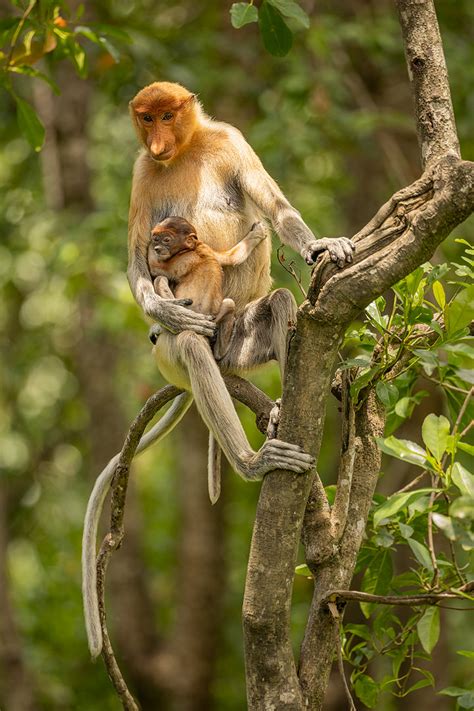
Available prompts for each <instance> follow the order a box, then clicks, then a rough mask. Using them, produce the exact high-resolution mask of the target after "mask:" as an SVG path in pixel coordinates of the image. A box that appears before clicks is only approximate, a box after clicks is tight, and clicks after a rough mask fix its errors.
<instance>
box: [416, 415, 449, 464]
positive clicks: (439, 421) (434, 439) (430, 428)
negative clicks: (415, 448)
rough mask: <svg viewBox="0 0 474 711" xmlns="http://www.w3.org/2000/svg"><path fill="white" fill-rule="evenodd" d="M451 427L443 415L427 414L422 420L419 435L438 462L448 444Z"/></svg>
mask: <svg viewBox="0 0 474 711" xmlns="http://www.w3.org/2000/svg"><path fill="white" fill-rule="evenodd" d="M450 429H451V425H450V424H449V420H448V419H446V417H443V415H440V416H439V417H437V416H436V415H433V414H431V415H428V416H427V417H425V419H424V421H423V425H422V428H421V435H422V437H423V442H424V443H425V444H426V446H427V447H428V449H429V450H430V452H431V453H432V455H433V456H434V457H435V459H437V461H438V462H439V461H440V460H441V457H442V456H443V454H444V453H445V451H446V447H447V445H448V435H449V432H450Z"/></svg>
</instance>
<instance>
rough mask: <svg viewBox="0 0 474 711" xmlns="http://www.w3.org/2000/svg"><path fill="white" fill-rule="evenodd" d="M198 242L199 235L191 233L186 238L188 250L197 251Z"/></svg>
mask: <svg viewBox="0 0 474 711" xmlns="http://www.w3.org/2000/svg"><path fill="white" fill-rule="evenodd" d="M197 241H198V238H197V235H196V234H194V232H190V233H189V234H188V236H187V237H186V247H187V248H188V249H195V248H196V242H197Z"/></svg>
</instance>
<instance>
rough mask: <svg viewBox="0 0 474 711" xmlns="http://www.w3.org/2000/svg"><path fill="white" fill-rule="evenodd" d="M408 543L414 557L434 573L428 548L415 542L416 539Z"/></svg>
mask: <svg viewBox="0 0 474 711" xmlns="http://www.w3.org/2000/svg"><path fill="white" fill-rule="evenodd" d="M407 543H408V545H409V546H410V548H411V550H412V552H413V555H414V556H415V558H416V559H417V561H418V563H421V565H422V566H423V568H426V569H427V570H430V571H431V572H433V563H432V562H431V558H430V554H429V551H428V548H427V547H426V546H424V545H423V544H422V543H419V542H418V541H415V539H414V538H408V539H407Z"/></svg>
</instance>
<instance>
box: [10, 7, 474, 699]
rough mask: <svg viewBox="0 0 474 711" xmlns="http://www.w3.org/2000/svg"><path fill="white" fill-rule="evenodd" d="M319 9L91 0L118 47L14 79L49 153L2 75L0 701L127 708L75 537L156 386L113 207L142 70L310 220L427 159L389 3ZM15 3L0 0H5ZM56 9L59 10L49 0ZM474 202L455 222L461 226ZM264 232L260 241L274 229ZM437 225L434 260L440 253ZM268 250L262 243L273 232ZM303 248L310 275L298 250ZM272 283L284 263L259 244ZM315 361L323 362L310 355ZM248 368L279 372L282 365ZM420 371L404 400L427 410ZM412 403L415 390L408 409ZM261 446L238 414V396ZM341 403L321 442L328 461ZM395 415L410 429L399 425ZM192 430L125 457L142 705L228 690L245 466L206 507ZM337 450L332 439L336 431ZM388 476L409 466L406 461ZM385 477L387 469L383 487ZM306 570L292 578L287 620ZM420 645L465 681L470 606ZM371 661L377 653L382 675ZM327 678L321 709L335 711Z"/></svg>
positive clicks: (224, 694) (245, 529)
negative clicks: (288, 22)
mask: <svg viewBox="0 0 474 711" xmlns="http://www.w3.org/2000/svg"><path fill="white" fill-rule="evenodd" d="M303 4H304V6H305V9H306V10H307V11H308V12H309V13H310V15H311V18H312V22H311V28H310V29H309V30H307V31H301V32H297V33H296V34H295V44H294V47H293V49H292V51H291V53H290V54H289V55H288V56H287V57H285V58H283V59H277V58H275V57H272V56H270V55H269V54H268V53H267V52H266V51H265V50H264V48H263V47H262V45H261V40H260V38H259V36H258V30H257V28H256V26H255V25H249V26H246V27H244V28H243V29H241V30H238V31H237V30H235V29H233V28H232V26H231V24H230V19H229V7H230V3H229V4H227V3H221V2H216V1H215V0H213V1H209V2H206V3H195V2H192V1H191V0H183V1H181V2H172V3H169V2H150V1H149V0H142V1H138V2H135V1H133V0H127V2H125V0H115V1H114V2H106V1H104V0H99V1H98V2H96V3H94V4H91V5H90V6H89V7H86V8H85V14H84V17H83V18H81V22H85V23H86V24H89V25H90V26H94V23H106V24H107V25H109V26H112V27H115V28H116V29H117V30H125V31H126V32H127V33H128V35H129V37H130V39H131V42H130V43H125V42H122V41H121V40H120V35H119V34H118V39H117V42H116V47H118V48H119V51H120V61H118V62H115V61H114V59H113V57H112V56H111V55H110V53H109V52H107V51H106V49H105V48H103V47H97V46H95V45H92V44H90V43H88V42H87V40H84V47H85V49H86V55H87V60H88V66H89V70H88V76H87V78H85V79H82V78H79V77H78V76H77V75H76V74H75V73H74V70H73V69H72V67H71V66H70V65H69V64H67V63H65V62H49V60H48V58H46V59H45V60H43V62H44V66H43V67H42V71H45V72H47V73H50V74H51V75H52V76H53V77H54V79H55V81H56V82H57V84H58V85H59V87H60V89H61V94H60V95H59V96H55V95H54V94H53V93H52V92H51V90H50V89H49V87H48V86H47V85H46V84H43V83H41V82H40V81H39V80H37V79H31V78H29V77H18V79H17V80H15V87H16V91H17V92H18V94H19V95H20V96H22V97H24V98H25V99H27V100H28V101H30V102H31V103H32V104H33V105H34V106H35V109H36V110H37V112H38V114H39V115H40V116H41V117H42V120H43V122H44V124H45V125H46V128H47V140H46V144H45V147H44V149H43V151H42V152H41V153H35V152H34V151H33V150H32V149H31V148H30V147H29V145H28V143H27V142H26V140H25V139H24V138H23V137H22V135H21V134H20V132H19V129H18V125H17V121H16V117H15V107H14V104H13V101H12V100H11V99H10V97H9V95H8V94H7V93H6V92H3V91H2V93H1V94H0V96H1V101H0V141H1V146H0V151H1V153H0V188H1V195H2V210H1V211H0V234H1V242H0V289H1V298H0V324H1V331H2V343H1V348H2V371H1V376H0V377H1V392H0V404H1V410H0V468H1V478H0V605H1V609H2V622H1V629H0V632H1V637H0V706H1V708H2V709H5V711H30V710H33V709H35V710H36V709H44V710H48V711H49V710H51V711H66V710H67V711H69V710H73V709H74V710H78V711H96V710H97V711H99V710H100V711H108V710H112V709H117V708H119V703H118V701H117V699H116V697H115V695H114V693H113V690H112V687H111V684H110V682H109V680H108V678H107V676H106V674H105V670H104V668H103V665H102V663H101V662H100V661H99V662H98V663H96V664H95V665H93V664H91V662H90V659H89V655H88V651H87V644H86V640H85V633H84V627H83V621H82V605H81V595H80V541H81V529H82V519H83V515H84V511H85V506H86V502H87V499H88V496H89V493H90V491H91V488H92V484H93V480H94V478H95V476H97V474H98V473H99V471H100V470H101V468H102V467H103V466H104V465H105V463H106V462H107V460H108V458H109V457H110V456H111V455H112V454H114V453H115V452H116V451H117V450H118V449H119V448H120V446H121V442H122V440H123V437H124V434H125V432H126V429H127V423H128V422H129V421H130V420H131V419H132V417H133V416H134V414H135V413H136V412H137V410H138V408H139V407H140V406H141V404H142V403H143V402H144V400H145V398H146V397H147V396H148V395H150V394H151V393H152V392H153V391H154V390H156V389H157V388H158V387H160V386H161V385H162V384H163V383H162V380H161V378H160V376H159V374H158V373H157V372H156V369H155V367H154V365H153V362H152V359H151V357H150V346H149V343H148V340H147V324H146V323H145V321H144V318H143V317H142V315H141V313H140V310H139V308H138V307H137V306H136V305H135V303H134V302H133V300H132V297H131V295H130V292H129V288H128V284H127V280H126V275H125V271H126V264H127V239H126V232H127V210H128V200H129V191H130V179H131V169H132V164H133V161H134V158H135V156H136V153H137V144H136V139H135V135H134V132H133V130H132V127H131V124H130V121H129V117H128V110H127V103H128V101H129V100H130V99H131V98H132V97H133V95H134V94H135V93H136V92H137V91H138V89H140V88H141V87H142V86H144V85H145V84H147V83H149V82H151V81H154V80H165V79H166V80H170V81H178V82H181V83H183V84H184V85H186V86H187V87H188V88H189V89H191V90H193V91H195V92H197V93H198V94H199V97H200V99H201V101H202V102H203V104H204V106H205V108H206V110H207V111H208V113H210V114H211V115H212V116H215V117H217V118H219V119H221V120H224V121H228V122H230V123H233V124H234V125H236V126H237V127H239V128H240V129H241V130H242V131H243V133H244V134H245V136H246V138H247V139H248V140H249V142H250V143H251V145H252V146H253V147H254V149H255V150H256V151H257V153H258V154H259V155H260V156H261V158H262V160H263V162H264V164H265V166H266V168H267V169H268V170H269V172H270V173H271V174H272V175H273V176H274V177H275V178H276V179H277V181H278V182H279V184H280V185H281V187H282V188H283V190H284V192H285V193H286V195H287V196H288V198H289V199H290V200H291V201H292V203H293V204H294V205H295V206H296V207H297V208H298V209H299V210H300V211H301V212H302V214H303V217H304V219H305V220H306V221H307V222H308V224H309V225H310V226H311V227H312V228H313V229H314V231H315V232H316V234H318V235H324V236H337V235H341V234H345V235H348V236H350V235H351V234H354V233H355V232H356V231H357V230H358V229H360V227H361V226H362V225H363V224H364V223H365V222H366V221H367V220H368V219H369V218H370V217H371V216H372V214H373V213H374V211H375V210H376V209H377V207H378V206H379V205H380V204H381V203H382V202H383V201H385V200H386V199H387V198H388V197H389V195H390V194H391V193H392V192H393V191H394V190H396V189H398V188H399V187H401V186H403V185H404V184H406V183H408V182H410V181H412V180H413V179H415V178H416V177H417V176H418V174H419V171H420V166H419V154H418V148H417V143H416V135H415V129H414V122H413V120H412V113H411V96H410V87H409V83H408V79H407V74H406V68H405V62H404V57H403V49H402V43H401V36H400V31H399V26H398V21H397V17H396V12H395V9H394V7H393V3H392V2H391V1H390V0H333V2H329V0H327V1H326V2H322V1H321V2H318V3H315V2H314V3H313V2H312V0H308V2H305V3H303ZM436 4H437V9H438V13H439V19H440V25H441V31H442V36H443V40H444V46H445V52H446V57H447V62H448V68H449V73H450V80H451V88H452V93H453V100H454V106H455V113H456V118H457V124H458V129H459V136H460V140H461V146H462V151H463V156H464V157H465V158H467V159H471V160H472V159H473V158H474V134H473V132H472V116H473V113H474V73H473V71H472V67H473V66H474V41H473V40H474V29H473V28H474V4H473V3H472V1H471V0H458V1H457V2H456V3H453V2H451V0H439V2H437V3H436ZM0 9H1V11H2V15H3V11H5V13H7V12H8V13H9V14H11V13H12V10H11V7H9V6H8V3H2V4H0ZM65 17H66V18H67V17H68V16H67V14H65ZM473 232H474V221H473V220H471V221H470V222H468V223H465V224H464V225H463V226H461V227H460V228H459V229H458V230H457V231H456V236H459V237H463V238H465V239H469V238H470V237H471V238H472V234H473ZM275 246H276V245H275ZM457 249H458V245H456V244H454V240H453V236H452V237H451V238H450V239H449V240H448V242H447V243H446V244H445V245H444V246H443V250H444V254H440V255H439V256H438V257H436V258H435V261H436V259H445V258H446V257H448V258H451V257H453V256H454V255H455V254H456V252H457ZM275 253H276V250H275ZM285 259H286V260H287V263H288V262H291V261H292V260H293V259H294V260H295V266H294V268H295V270H296V271H297V272H301V274H302V281H303V284H307V282H308V270H307V268H305V266H304V265H303V264H302V263H301V260H300V259H299V258H298V257H295V256H294V255H292V254H291V253H290V251H289V250H288V249H286V250H285ZM273 275H274V280H275V284H276V285H278V286H282V285H285V286H288V287H289V288H291V289H292V290H293V291H294V293H295V296H296V297H297V299H299V300H300V301H301V292H300V290H299V287H298V285H297V283H296V281H295V280H294V279H293V278H292V277H291V276H289V274H288V273H287V272H286V271H285V269H284V268H283V267H282V266H281V265H280V264H279V263H278V261H277V259H276V258H275V262H274V267H273ZM315 367H317V364H315ZM253 380H254V381H255V382H256V383H257V384H258V385H259V386H260V387H262V388H263V389H264V390H265V391H266V392H267V393H269V394H270V395H271V396H273V397H276V396H278V393H279V387H280V385H279V377H278V373H277V368H276V366H268V367H266V368H265V369H264V370H262V371H261V372H260V373H258V374H257V375H256V376H254V377H253ZM437 397H438V398H439V396H438V395H437V394H436V392H433V394H432V398H431V400H430V401H425V402H424V407H425V403H426V409H425V410H423V411H420V414H418V415H417V414H416V412H415V414H414V422H413V428H414V431H415V432H416V431H418V430H419V424H420V421H422V419H423V416H424V413H426V412H427V411H433V410H434V411H435V412H436V411H440V410H441V409H442V403H441V402H438V403H437V402H436V398H437ZM420 409H422V408H420ZM241 415H242V418H243V419H244V421H245V425H246V429H247V431H248V432H249V437H250V438H251V441H252V442H253V443H254V445H255V446H258V444H259V442H261V439H262V438H261V436H260V435H259V434H258V433H257V431H256V428H255V426H254V424H253V418H252V416H251V414H249V413H248V412H246V411H243V410H242V412H241ZM335 428H337V408H336V406H335V405H334V404H332V403H331V406H330V412H329V420H328V425H327V430H328V432H329V433H330V434H329V436H328V437H327V438H326V440H325V444H324V447H323V452H322V457H321V461H320V467H319V469H320V472H321V475H322V476H323V478H324V480H325V482H326V483H331V482H332V481H333V480H334V474H335V471H334V467H335V464H336V460H337V458H336V452H337V444H336V445H335V438H334V430H335ZM405 429H406V428H405ZM206 444H207V435H206V432H205V430H204V428H203V426H202V424H201V423H200V421H199V418H198V417H197V416H196V415H195V414H193V413H191V414H190V415H189V416H188V417H187V419H186V421H185V424H184V423H183V424H182V425H181V426H180V427H179V429H178V430H177V431H176V432H175V433H174V434H173V435H172V436H170V437H169V438H168V439H167V440H166V441H165V442H164V443H163V444H160V445H159V446H158V447H157V448H155V449H152V450H151V451H149V452H148V453H147V454H146V455H144V456H143V457H142V458H141V459H140V460H139V461H138V462H137V464H136V466H134V470H133V477H132V478H133V486H132V487H131V491H130V496H129V501H128V510H127V531H126V540H125V544H124V546H123V548H122V550H121V551H120V552H119V553H117V554H116V555H115V556H114V558H113V560H112V564H111V567H110V573H109V591H108V592H109V594H108V607H109V624H110V628H111V633H112V638H113V641H114V643H115V646H116V649H117V653H118V658H119V661H120V663H121V664H122V666H123V670H124V673H125V676H126V678H127V679H128V681H129V682H130V685H131V687H132V688H133V689H134V691H135V693H136V694H137V696H138V698H139V700H140V701H141V703H142V705H143V708H144V709H145V710H146V709H189V710H191V709H192V710H194V711H197V710H200V709H202V710H204V709H212V708H215V709H218V710H219V711H221V710H222V711H234V710H235V711H237V710H238V709H244V708H245V706H246V704H245V688H244V671H243V660H242V639H241V628H240V608H241V600H242V594H243V584H244V576H245V568H246V558H247V554H248V548H249V541H250V536H251V530H252V521H253V513H254V509H255V504H256V500H257V496H258V488H259V487H258V485H248V484H245V483H243V482H241V481H240V480H239V479H238V478H237V477H236V476H235V475H234V474H232V473H230V472H226V475H225V480H224V483H223V488H224V492H223V496H222V500H221V501H220V502H219V504H218V505H217V506H216V507H214V508H211V506H210V505H209V504H208V502H207V488H206ZM335 447H336V449H335ZM397 472H398V474H396V473H395V472H394V476H399V477H400V485H403V476H404V475H406V472H404V471H402V472H401V474H400V468H398V470H397ZM394 488H395V487H394ZM310 596H311V584H310V582H309V581H307V580H306V579H305V578H302V577H297V580H296V583H295V605H294V639H295V645H297V643H298V641H299V640H300V639H301V635H302V632H303V629H304V622H305V617H306V613H307V609H308V605H309V601H310ZM448 622H449V624H447V625H444V631H443V635H444V636H443V638H442V640H441V643H440V645H439V646H438V647H437V648H436V650H435V653H434V655H433V670H434V672H435V675H437V677H438V678H439V679H440V686H441V685H443V686H447V685H449V684H452V685H455V684H459V685H462V683H463V682H465V681H466V675H467V674H468V668H469V660H468V659H463V658H461V657H459V656H456V654H455V653H454V651H455V649H456V648H458V647H459V646H464V647H465V637H466V632H465V629H466V628H465V625H466V619H465V616H464V613H459V614H458V615H456V613H452V612H451V613H449V620H448ZM374 673H376V670H375V672H374ZM345 703H346V702H345V701H344V697H343V695H342V691H341V688H340V683H339V680H338V679H337V677H335V678H334V679H333V680H332V682H331V686H330V689H329V693H328V701H327V709H330V710H331V711H336V710H337V709H343V708H345ZM380 703H381V705H380V706H379V708H380V709H381V710H382V711H385V710H387V711H389V710H392V709H394V710H395V709H398V708H401V707H402V706H403V708H404V709H410V708H412V707H413V708H415V707H417V708H418V709H421V708H422V709H425V710H429V709H435V708H436V709H449V708H451V707H452V706H451V704H452V702H451V700H450V699H446V698H441V697H436V696H435V694H434V692H433V690H431V689H422V690H420V691H418V692H416V693H414V694H412V695H411V696H410V697H408V698H407V699H401V700H396V699H390V698H389V697H388V696H387V697H382V700H381V702H380Z"/></svg>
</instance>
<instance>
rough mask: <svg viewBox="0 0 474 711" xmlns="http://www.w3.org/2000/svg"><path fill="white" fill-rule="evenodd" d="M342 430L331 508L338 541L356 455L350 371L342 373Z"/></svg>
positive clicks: (346, 509) (345, 514)
mask: <svg viewBox="0 0 474 711" xmlns="http://www.w3.org/2000/svg"><path fill="white" fill-rule="evenodd" d="M341 414H342V432H341V440H342V442H341V455H340V459H339V470H338V473H337V484H336V487H337V488H336V497H335V499H334V504H333V507H332V510H331V529H332V533H333V536H334V539H335V542H338V541H339V540H340V538H341V536H342V534H343V531H344V528H345V525H346V521H347V512H348V510H349V501H350V495H351V485H352V475H353V472H354V457H355V446H354V440H355V418H354V405H353V403H352V400H351V396H350V377H349V371H347V370H346V371H344V372H343V374H342V413H341Z"/></svg>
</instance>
